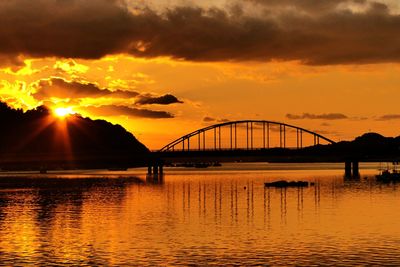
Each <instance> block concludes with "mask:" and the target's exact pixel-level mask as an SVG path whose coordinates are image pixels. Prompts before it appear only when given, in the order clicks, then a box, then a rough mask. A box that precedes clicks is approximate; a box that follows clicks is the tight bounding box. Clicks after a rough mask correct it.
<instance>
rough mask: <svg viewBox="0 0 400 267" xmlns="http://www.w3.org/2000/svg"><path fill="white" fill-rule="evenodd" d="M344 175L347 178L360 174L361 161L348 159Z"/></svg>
mask: <svg viewBox="0 0 400 267" xmlns="http://www.w3.org/2000/svg"><path fill="white" fill-rule="evenodd" d="M344 176H345V177H346V178H357V177H359V176H360V171H359V162H358V161H357V160H353V161H350V160H347V161H345V163H344Z"/></svg>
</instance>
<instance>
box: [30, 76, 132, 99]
mask: <svg viewBox="0 0 400 267" xmlns="http://www.w3.org/2000/svg"><path fill="white" fill-rule="evenodd" d="M34 87H35V89H36V92H35V93H33V94H32V95H33V97H34V98H36V99H38V100H44V99H48V98H51V97H56V98H69V99H76V98H86V97H90V98H96V97H113V98H133V97H136V96H137V95H138V93H137V92H132V91H123V90H114V91H111V90H109V89H106V88H100V87H98V85H96V84H93V83H82V82H76V81H66V80H64V79H62V78H50V79H43V80H40V81H38V82H37V84H36V85H35V86H34Z"/></svg>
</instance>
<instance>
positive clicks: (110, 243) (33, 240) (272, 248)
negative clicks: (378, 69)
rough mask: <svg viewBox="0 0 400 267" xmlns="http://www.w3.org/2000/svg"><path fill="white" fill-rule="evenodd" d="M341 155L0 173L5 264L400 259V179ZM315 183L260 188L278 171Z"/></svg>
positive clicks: (0, 248) (0, 242)
mask: <svg viewBox="0 0 400 267" xmlns="http://www.w3.org/2000/svg"><path fill="white" fill-rule="evenodd" d="M378 165H379V164H361V166H360V171H361V177H360V179H351V180H346V179H344V178H343V172H344V171H343V164H267V163H232V164H224V165H223V166H222V167H212V168H207V169H185V168H166V169H165V175H164V179H163V181H158V182H155V181H154V180H153V179H146V174H145V173H146V170H145V169H132V170H128V171H126V172H110V171H98V170H97V171H91V170H87V171H73V172H50V173H48V174H44V175H43V174H42V175H40V174H35V173H1V174H0V266H45V265H52V266H74V265H76V266H78V265H79V266H188V265H191V266H209V265H210V266H212V265H216V266H222V265H223V266H227V265H230V266H259V265H264V266H271V265H272V266H288V265H307V266H308V265H324V266H329V265H332V266H337V265H341V266H346V265H347V266H354V265H388V266H394V265H400V227H399V226H398V222H399V221H400V208H399V207H400V186H399V185H397V184H380V183H377V182H376V181H375V178H374V175H375V174H376V173H377V172H378V171H377V168H378V167H379V166H378ZM282 179H284V180H305V181H310V182H314V183H315V185H314V186H310V187H308V188H287V189H277V188H265V187H264V182H268V181H276V180H282Z"/></svg>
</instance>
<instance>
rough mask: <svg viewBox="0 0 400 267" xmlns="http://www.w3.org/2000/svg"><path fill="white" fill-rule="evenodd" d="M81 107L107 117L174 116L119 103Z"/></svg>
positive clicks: (164, 117)
mask: <svg viewBox="0 0 400 267" xmlns="http://www.w3.org/2000/svg"><path fill="white" fill-rule="evenodd" d="M80 109H81V110H84V111H87V112H89V113H91V114H94V115H97V116H106V117H107V116H121V115H125V116H132V117H140V118H152V119H167V118H173V117H174V116H173V115H172V114H171V113H169V112H165V111H156V110H149V109H138V108H131V107H127V106H118V105H104V106H98V107H95V106H89V107H82V108H80Z"/></svg>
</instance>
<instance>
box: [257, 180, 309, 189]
mask: <svg viewBox="0 0 400 267" xmlns="http://www.w3.org/2000/svg"><path fill="white" fill-rule="evenodd" d="M264 185H265V187H278V188H283V187H308V186H313V185H314V183H310V182H307V181H290V182H288V181H284V180H281V181H276V182H270V183H264Z"/></svg>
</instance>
